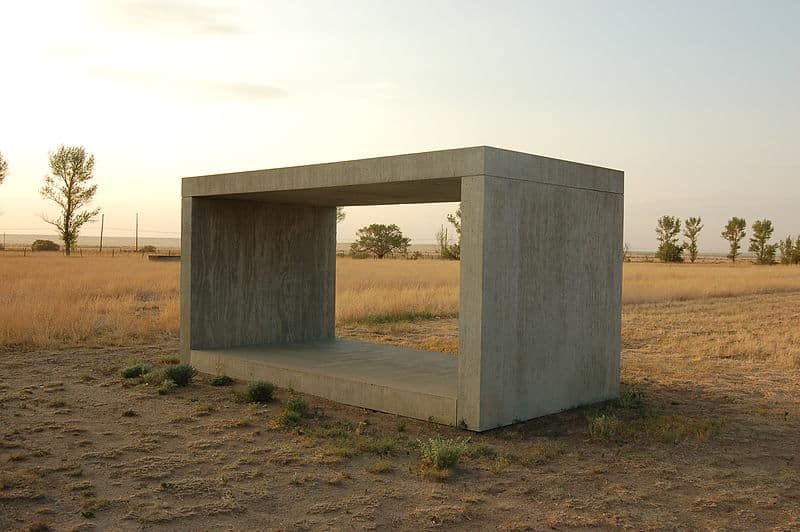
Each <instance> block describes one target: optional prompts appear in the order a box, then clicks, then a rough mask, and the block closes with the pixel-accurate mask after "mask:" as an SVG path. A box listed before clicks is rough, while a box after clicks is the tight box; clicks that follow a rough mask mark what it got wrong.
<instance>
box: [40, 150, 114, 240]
mask: <svg viewBox="0 0 800 532" xmlns="http://www.w3.org/2000/svg"><path fill="white" fill-rule="evenodd" d="M49 156H50V172H51V175H47V176H45V178H44V185H42V188H41V189H40V191H39V193H40V194H41V195H42V197H43V198H45V199H49V200H51V201H53V202H54V203H55V204H56V205H58V207H59V209H60V210H61V212H60V213H59V215H58V216H57V217H55V218H50V217H48V216H45V215H42V219H43V220H44V221H45V222H47V223H49V224H50V225H52V226H54V227H55V228H56V230H58V234H59V236H60V237H61V240H63V241H64V253H65V254H66V255H69V254H70V253H71V252H72V248H73V247H74V246H75V243H76V242H77V241H78V233H80V230H81V227H83V225H84V224H86V223H87V222H89V221H91V220H92V218H94V217H95V216H97V214H98V213H99V212H100V209H99V208H97V209H92V210H81V209H82V208H83V207H85V206H86V205H87V204H89V203H90V202H91V201H92V198H93V197H94V194H95V192H97V185H92V184H90V182H91V180H92V179H93V178H94V155H92V154H90V153H87V151H86V148H84V147H83V146H64V145H62V146H59V147H58V149H57V150H56V151H54V152H50V154H49Z"/></svg>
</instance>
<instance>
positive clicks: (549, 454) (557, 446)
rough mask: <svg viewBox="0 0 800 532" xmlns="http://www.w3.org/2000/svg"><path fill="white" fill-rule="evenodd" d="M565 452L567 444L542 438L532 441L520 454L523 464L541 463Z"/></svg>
mask: <svg viewBox="0 0 800 532" xmlns="http://www.w3.org/2000/svg"><path fill="white" fill-rule="evenodd" d="M565 452H567V446H566V444H564V443H563V442H560V441H558V440H547V439H545V440H542V441H538V442H536V443H534V444H533V445H532V446H531V447H530V449H528V450H526V452H525V453H524V454H523V456H522V463H523V464H524V465H528V466H529V465H541V464H544V463H546V462H549V461H550V460H552V459H553V458H555V457H556V456H559V455H562V454H564V453H565Z"/></svg>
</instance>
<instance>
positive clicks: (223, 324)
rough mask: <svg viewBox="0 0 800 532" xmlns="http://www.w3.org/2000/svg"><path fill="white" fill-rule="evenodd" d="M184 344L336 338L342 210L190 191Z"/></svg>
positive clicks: (201, 345)
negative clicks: (338, 226)
mask: <svg viewBox="0 0 800 532" xmlns="http://www.w3.org/2000/svg"><path fill="white" fill-rule="evenodd" d="M183 201H184V204H183V227H182V230H183V242H184V244H183V245H184V248H183V249H182V255H183V261H182V269H181V276H182V278H181V290H182V294H181V303H182V305H183V308H182V321H181V349H182V354H183V357H184V358H185V359H188V357H189V350H190V349H209V348H221V347H232V346H240V345H253V344H272V343H288V342H299V341H306V340H317V339H325V338H333V336H334V318H335V316H334V298H335V281H336V257H335V249H336V210H335V208H333V207H308V206H285V205H277V204H269V203H263V202H250V201H237V200H223V199H204V198H185V199H184V200H183Z"/></svg>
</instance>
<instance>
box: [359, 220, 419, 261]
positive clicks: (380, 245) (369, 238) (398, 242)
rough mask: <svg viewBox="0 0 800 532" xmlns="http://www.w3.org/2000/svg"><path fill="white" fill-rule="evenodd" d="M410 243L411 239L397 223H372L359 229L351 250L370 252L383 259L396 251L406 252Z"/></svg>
mask: <svg viewBox="0 0 800 532" xmlns="http://www.w3.org/2000/svg"><path fill="white" fill-rule="evenodd" d="M410 244H411V239H410V238H406V237H404V236H403V233H402V232H401V231H400V228H399V227H397V226H396V225H395V224H391V225H384V224H372V225H368V226H366V227H362V228H361V229H359V230H358V232H357V233H356V241H355V242H353V244H352V245H351V246H350V252H351V253H356V254H358V253H369V254H371V255H375V256H376V257H378V258H379V259H382V258H384V257H385V256H386V255H388V254H390V253H394V252H395V251H401V252H403V253H405V252H406V250H408V246H409V245H410Z"/></svg>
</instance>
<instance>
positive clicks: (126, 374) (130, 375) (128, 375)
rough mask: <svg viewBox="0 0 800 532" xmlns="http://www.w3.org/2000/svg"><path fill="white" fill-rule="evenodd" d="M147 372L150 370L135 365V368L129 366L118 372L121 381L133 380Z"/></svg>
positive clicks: (140, 365) (141, 365)
mask: <svg viewBox="0 0 800 532" xmlns="http://www.w3.org/2000/svg"><path fill="white" fill-rule="evenodd" d="M149 372H150V368H148V367H147V366H145V365H144V364H136V365H135V366H130V367H127V368H125V369H123V370H122V371H120V372H119V374H120V375H121V376H122V378H123V379H135V378H137V377H141V376H142V375H144V374H145V373H149Z"/></svg>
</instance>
